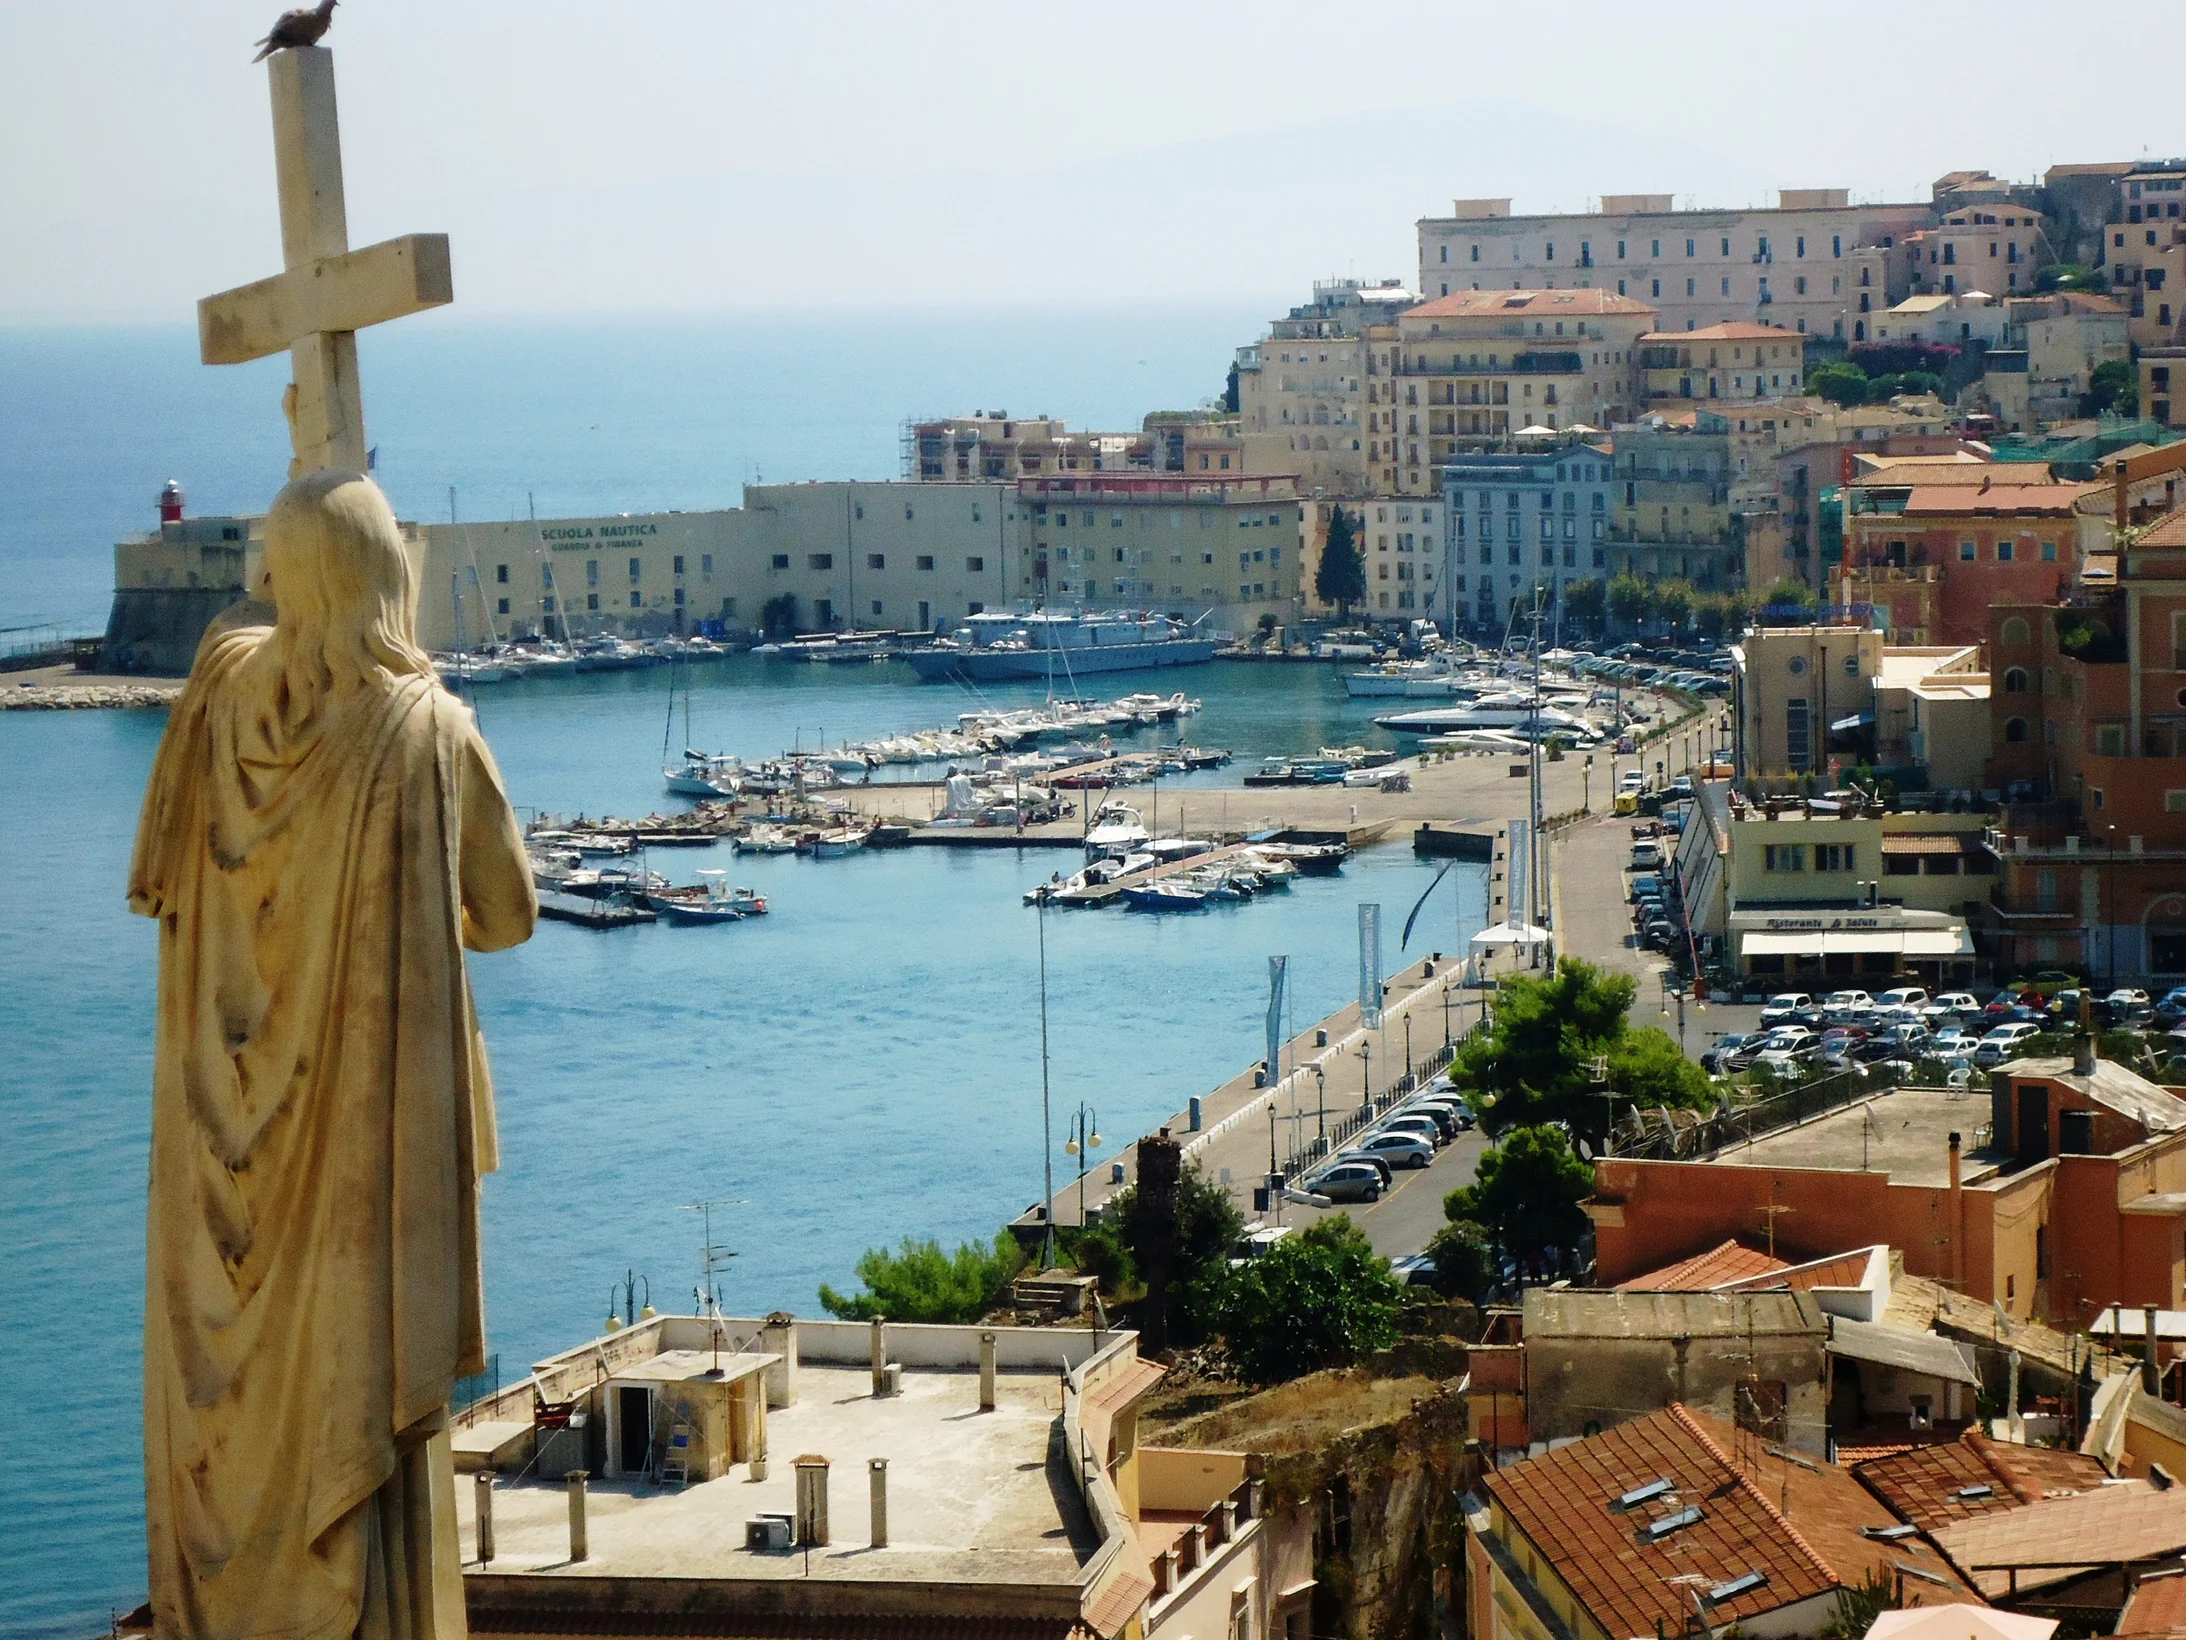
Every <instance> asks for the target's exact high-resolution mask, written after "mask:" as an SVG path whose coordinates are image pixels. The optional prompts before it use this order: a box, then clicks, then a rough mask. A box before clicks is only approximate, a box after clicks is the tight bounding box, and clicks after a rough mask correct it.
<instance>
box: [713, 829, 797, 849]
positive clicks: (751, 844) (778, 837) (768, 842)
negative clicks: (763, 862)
mask: <svg viewBox="0 0 2186 1640" xmlns="http://www.w3.org/2000/svg"><path fill="white" fill-rule="evenodd" d="M729 846H730V847H732V848H733V849H735V850H736V852H737V853H739V854H794V853H796V852H797V839H796V837H795V836H793V835H792V834H791V833H790V832H789V831H787V830H785V829H784V828H783V827H781V826H769V825H765V824H762V823H757V822H755V823H754V824H753V825H752V826H751V828H750V829H749V830H747V831H746V832H745V833H744V835H743V836H741V837H731V838H730V839H729Z"/></svg>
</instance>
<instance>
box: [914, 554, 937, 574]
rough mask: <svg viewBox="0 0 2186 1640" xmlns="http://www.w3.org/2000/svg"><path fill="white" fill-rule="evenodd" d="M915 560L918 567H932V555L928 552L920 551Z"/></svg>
mask: <svg viewBox="0 0 2186 1640" xmlns="http://www.w3.org/2000/svg"><path fill="white" fill-rule="evenodd" d="M915 562H916V563H917V565H918V567H919V568H920V569H929V570H930V569H932V568H933V567H934V555H933V554H932V553H930V552H922V553H920V554H919V555H918V557H917V559H916V560H915Z"/></svg>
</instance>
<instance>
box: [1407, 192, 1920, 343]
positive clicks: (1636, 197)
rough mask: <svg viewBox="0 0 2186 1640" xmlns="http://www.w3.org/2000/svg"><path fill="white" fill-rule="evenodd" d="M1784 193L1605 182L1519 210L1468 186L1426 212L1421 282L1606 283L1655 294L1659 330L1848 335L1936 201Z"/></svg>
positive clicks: (1638, 294) (1452, 287) (1435, 289)
mask: <svg viewBox="0 0 2186 1640" xmlns="http://www.w3.org/2000/svg"><path fill="white" fill-rule="evenodd" d="M1777 200H1778V203H1777V205H1776V207H1775V208H1773V209H1762V210H1683V211H1681V210H1677V209H1675V198H1674V196H1673V195H1670V194H1608V195H1604V196H1603V198H1602V200H1601V208H1600V209H1599V210H1598V211H1593V212H1587V213H1583V214H1558V215H1547V216H1514V215H1512V214H1511V202H1510V200H1508V199H1460V200H1456V201H1454V202H1453V204H1452V208H1451V213H1450V215H1449V216H1447V217H1427V218H1423V219H1422V220H1421V221H1420V223H1419V273H1420V286H1419V288H1420V290H1421V292H1422V293H1424V294H1425V295H1427V296H1428V297H1430V298H1431V297H1435V296H1448V295H1453V294H1455V293H1457V292H1459V291H1464V290H1492V289H1496V288H1499V287H1501V288H1513V289H1557V288H1568V287H1571V286H1578V287H1580V288H1600V289H1604V290H1611V291H1614V292H1615V293H1616V294H1617V295H1620V296H1629V297H1632V298H1634V299H1636V300H1639V301H1644V302H1647V303H1648V304H1650V305H1651V306H1652V307H1654V309H1655V310H1656V313H1657V315H1658V323H1659V326H1660V328H1661V329H1663V330H1698V329H1701V328H1704V327H1706V326H1709V325H1716V324H1725V323H1734V322H1743V323H1758V322H1766V323H1769V324H1773V325H1776V326H1778V327H1780V328H1782V329H1785V330H1790V331H1795V332H1805V333H1808V334H1812V335H1820V336H1846V335H1848V334H1850V332H1851V329H1852V324H1853V321H1854V319H1855V316H1856V315H1855V310H1856V307H1857V301H1858V292H1859V291H1860V290H1861V289H1865V290H1866V291H1867V292H1868V293H1869V295H1870V297H1873V296H1875V295H1876V294H1877V293H1878V292H1880V293H1882V295H1883V296H1884V300H1882V301H1881V303H1880V305H1882V306H1888V305H1889V303H1890V302H1892V301H1895V300H1897V299H1898V298H1899V297H1901V296H1903V295H1905V294H1906V287H1905V285H1904V284H1903V283H1902V281H1903V279H1904V278H1905V276H1906V271H1907V269H1906V264H1905V263H1904V262H1903V261H1900V262H1898V263H1896V264H1892V263H1891V262H1889V261H1888V259H1887V257H1886V256H1885V255H1883V254H1882V253H1884V252H1887V251H1888V250H1890V249H1891V248H1893V247H1894V246H1895V245H1896V244H1897V243H1898V242H1899V241H1900V240H1902V239H1903V237H1904V236H1905V235H1907V234H1910V233H1914V232H1917V231H1919V230H1920V229H1923V228H1925V227H1927V226H1928V223H1929V221H1930V218H1931V216H1932V214H1933V208H1932V207H1931V206H1930V205H1928V204H1924V203H1907V204H1897V205H1887V204H1884V205H1854V204H1852V203H1851V196H1850V193H1849V192H1848V191H1847V190H1846V189H1843V188H1786V189H1784V190H1782V191H1781V192H1780V193H1779V194H1778V196H1777ZM1893 267H1894V268H1895V269H1896V272H1897V277H1898V278H1899V280H1900V281H1901V282H1900V283H1899V284H1897V285H1892V283H1891V271H1892V269H1893ZM1863 272H1864V276H1865V283H1864V284H1863V282H1862V275H1863Z"/></svg>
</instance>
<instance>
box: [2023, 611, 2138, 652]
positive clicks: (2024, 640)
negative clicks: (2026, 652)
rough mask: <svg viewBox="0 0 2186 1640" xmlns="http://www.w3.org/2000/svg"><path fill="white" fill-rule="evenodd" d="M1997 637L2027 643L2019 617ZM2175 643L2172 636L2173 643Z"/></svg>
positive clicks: (2024, 629) (2025, 632)
mask: <svg viewBox="0 0 2186 1640" xmlns="http://www.w3.org/2000/svg"><path fill="white" fill-rule="evenodd" d="M1997 637H1998V638H1999V639H2000V640H2001V641H2003V642H2004V643H2007V644H2013V645H2018V644H2023V643H2025V642H2026V641H2027V623H2026V622H2025V621H2024V620H2022V619H2021V618H2020V617H2019V616H2017V615H2014V616H2012V617H2010V618H2009V619H2008V620H2006V621H2005V622H2004V624H2003V626H2002V627H2001V628H2000V629H1999V630H1998V632H1997ZM2176 641H2177V639H2176V636H2175V634H2174V637H2173V642H2176Z"/></svg>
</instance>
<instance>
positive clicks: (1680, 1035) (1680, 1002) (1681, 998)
mask: <svg viewBox="0 0 2186 1640" xmlns="http://www.w3.org/2000/svg"><path fill="white" fill-rule="evenodd" d="M1672 997H1675V998H1677V1051H1678V1052H1679V1053H1683V1052H1684V1051H1685V992H1684V991H1683V990H1682V989H1675V990H1673V989H1672V988H1671V985H1670V976H1669V975H1668V974H1667V973H1666V974H1664V975H1663V976H1662V1017H1663V1018H1665V1019H1668V1018H1669V1017H1670V999H1671V998H1672Z"/></svg>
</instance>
